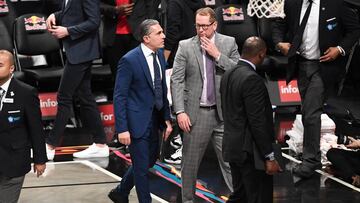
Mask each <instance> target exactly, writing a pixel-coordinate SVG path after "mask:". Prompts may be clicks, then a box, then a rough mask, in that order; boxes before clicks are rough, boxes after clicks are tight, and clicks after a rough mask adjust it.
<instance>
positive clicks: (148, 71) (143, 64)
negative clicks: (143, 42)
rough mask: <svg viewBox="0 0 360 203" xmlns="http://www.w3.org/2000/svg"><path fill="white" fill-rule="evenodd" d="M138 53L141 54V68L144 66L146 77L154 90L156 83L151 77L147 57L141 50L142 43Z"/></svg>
mask: <svg viewBox="0 0 360 203" xmlns="http://www.w3.org/2000/svg"><path fill="white" fill-rule="evenodd" d="M137 54H138V56H139V59H140V60H139V62H140V65H141V68H142V70H143V72H144V75H145V78H146V80H147V82H148V84H149V86H150V87H151V89H152V90H153V92H154V91H155V90H154V85H153V82H152V79H151V74H150V69H149V66H148V64H147V62H146V58H145V56H144V53H143V52H142V50H141V46H140V45H139V46H138V48H137ZM154 93H155V92H154Z"/></svg>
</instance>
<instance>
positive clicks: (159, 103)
mask: <svg viewBox="0 0 360 203" xmlns="http://www.w3.org/2000/svg"><path fill="white" fill-rule="evenodd" d="M152 55H153V64H154V89H155V107H156V109H157V110H158V111H160V110H161V109H162V107H163V89H162V81H161V75H160V67H159V64H158V63H157V60H156V53H152Z"/></svg>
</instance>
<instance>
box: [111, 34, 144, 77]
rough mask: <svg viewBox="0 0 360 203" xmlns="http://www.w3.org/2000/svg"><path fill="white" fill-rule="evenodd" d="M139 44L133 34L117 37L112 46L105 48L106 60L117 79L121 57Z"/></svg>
mask: <svg viewBox="0 0 360 203" xmlns="http://www.w3.org/2000/svg"><path fill="white" fill-rule="evenodd" d="M138 44H139V42H138V41H136V39H135V38H134V37H133V35H132V34H127V35H116V36H115V39H114V43H113V44H112V46H109V47H106V48H105V52H104V55H105V59H106V61H107V62H108V64H109V65H110V69H111V72H112V74H113V76H114V79H115V78H116V72H117V65H118V62H119V60H120V59H121V57H123V56H124V55H125V54H126V53H127V52H128V51H130V50H131V49H133V48H135V47H136V46H137V45H138Z"/></svg>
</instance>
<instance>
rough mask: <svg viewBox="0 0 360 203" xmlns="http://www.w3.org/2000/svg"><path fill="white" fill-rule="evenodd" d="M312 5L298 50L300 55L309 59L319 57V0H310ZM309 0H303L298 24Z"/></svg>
mask: <svg viewBox="0 0 360 203" xmlns="http://www.w3.org/2000/svg"><path fill="white" fill-rule="evenodd" d="M312 1H313V3H312V7H311V12H310V16H309V19H308V21H307V24H306V26H305V30H304V34H303V36H302V43H301V45H300V48H299V51H300V54H301V56H303V57H304V58H306V59H309V60H317V59H319V58H320V47H319V15H320V0H312ZM309 4H310V3H309V1H307V0H303V3H302V7H301V14H300V22H299V25H300V23H301V21H302V19H303V17H304V15H305V12H306V9H307V7H308V5H309Z"/></svg>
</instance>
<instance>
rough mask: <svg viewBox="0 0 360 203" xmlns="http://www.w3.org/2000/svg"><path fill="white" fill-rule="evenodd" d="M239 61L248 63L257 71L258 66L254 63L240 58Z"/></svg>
mask: <svg viewBox="0 0 360 203" xmlns="http://www.w3.org/2000/svg"><path fill="white" fill-rule="evenodd" d="M239 60H240V61H244V62H245V63H248V64H249V65H250V66H251V67H252V68H253V69H254V70H255V71H256V66H255V65H254V64H253V63H251V62H250V61H248V60H246V59H242V58H240V59H239Z"/></svg>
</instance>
